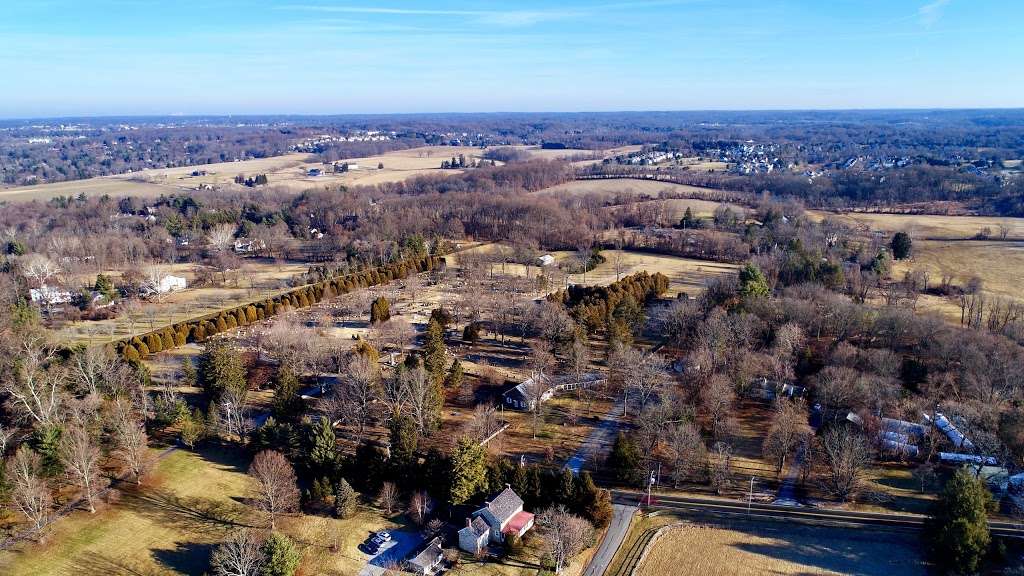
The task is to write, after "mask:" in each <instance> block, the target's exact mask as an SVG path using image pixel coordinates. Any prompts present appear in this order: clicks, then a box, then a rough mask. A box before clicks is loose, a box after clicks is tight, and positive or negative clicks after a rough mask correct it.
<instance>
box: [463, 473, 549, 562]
mask: <svg viewBox="0 0 1024 576" xmlns="http://www.w3.org/2000/svg"><path fill="white" fill-rule="evenodd" d="M533 522H534V517H533V514H531V513H529V512H524V511H523V499H522V498H520V497H519V495H518V494H516V492H515V490H513V489H512V487H511V486H508V485H507V484H506V485H505V489H504V490H502V491H501V493H500V494H498V495H497V496H495V497H494V498H492V499H491V500H489V501H487V502H485V503H484V507H483V508H480V509H479V510H477V511H476V512H473V515H472V516H471V517H470V518H467V519H466V527H465V528H463V529H462V530H459V547H460V548H462V549H463V550H465V551H466V552H470V553H472V554H476V553H477V552H479V551H480V550H482V549H483V548H484V547H486V546H487V542H488V541H490V542H494V543H496V544H500V543H502V542H504V541H505V538H507V537H509V536H515V537H516V538H522V536H523V534H526V532H527V531H529V530H530V528H533Z"/></svg>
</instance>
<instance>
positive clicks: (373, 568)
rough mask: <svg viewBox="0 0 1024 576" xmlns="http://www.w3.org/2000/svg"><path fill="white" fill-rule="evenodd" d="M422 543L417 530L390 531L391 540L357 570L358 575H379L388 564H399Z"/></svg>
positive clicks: (421, 537)
mask: <svg viewBox="0 0 1024 576" xmlns="http://www.w3.org/2000/svg"><path fill="white" fill-rule="evenodd" d="M422 543H423V536H422V535H421V534H419V533H418V532H404V531H402V532H392V533H391V542H388V543H387V544H386V545H385V546H383V547H381V549H380V552H377V554H376V555H374V556H371V557H370V559H369V560H367V562H366V565H365V566H363V569H362V570H360V571H359V576H381V575H382V574H384V572H385V571H386V570H387V569H388V565H390V564H392V563H397V564H401V563H402V560H404V559H405V557H406V556H408V555H409V553H410V552H412V551H413V550H415V549H416V547H417V546H419V545H420V544H422ZM360 552H362V551H361V550H360Z"/></svg>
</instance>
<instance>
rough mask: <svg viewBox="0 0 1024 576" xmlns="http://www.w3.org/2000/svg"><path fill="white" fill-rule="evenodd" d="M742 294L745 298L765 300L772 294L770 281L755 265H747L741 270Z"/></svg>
mask: <svg viewBox="0 0 1024 576" xmlns="http://www.w3.org/2000/svg"><path fill="white" fill-rule="evenodd" d="M740 294H742V295H744V296H752V297H761V298H765V297H767V296H768V295H770V294H771V288H770V287H769V286H768V279H767V278H765V277H764V273H762V272H761V269H760V268H758V267H757V266H755V265H754V264H753V263H749V262H748V263H747V265H746V266H744V267H743V269H742V270H740Z"/></svg>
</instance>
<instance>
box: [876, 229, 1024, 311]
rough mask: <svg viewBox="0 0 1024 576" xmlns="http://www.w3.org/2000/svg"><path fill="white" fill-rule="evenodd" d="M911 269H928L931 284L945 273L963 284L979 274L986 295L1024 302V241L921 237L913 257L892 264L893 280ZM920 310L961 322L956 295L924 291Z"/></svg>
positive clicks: (920, 300)
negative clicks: (1023, 276) (940, 294)
mask: <svg viewBox="0 0 1024 576" xmlns="http://www.w3.org/2000/svg"><path fill="white" fill-rule="evenodd" d="M908 270H925V271H927V272H928V273H929V276H930V278H929V282H930V283H931V284H932V285H935V284H938V283H939V281H940V280H941V278H942V276H943V274H952V275H953V277H954V282H955V283H956V284H960V285H963V284H964V283H965V282H966V281H967V280H968V279H969V278H971V277H972V276H977V277H979V278H981V279H982V283H983V290H984V291H985V293H986V294H989V295H991V296H996V297H1000V298H1010V299H1014V300H1018V301H1024V285H1022V284H1021V283H1020V277H1021V270H1024V242H989V241H980V240H979V241H945V242H944V241H939V240H918V241H915V242H914V249H913V255H912V258H910V259H908V260H899V261H896V262H895V263H894V264H893V267H892V277H893V279H895V280H899V279H901V278H903V275H904V273H905V272H907V271H908ZM917 310H918V311H920V312H930V313H934V314H938V315H939V316H942V317H944V318H946V319H948V320H950V321H952V322H959V321H960V308H959V306H958V304H957V301H956V299H955V298H950V297H944V296H937V295H932V294H925V295H922V296H921V297H920V298H919V299H918V301H917Z"/></svg>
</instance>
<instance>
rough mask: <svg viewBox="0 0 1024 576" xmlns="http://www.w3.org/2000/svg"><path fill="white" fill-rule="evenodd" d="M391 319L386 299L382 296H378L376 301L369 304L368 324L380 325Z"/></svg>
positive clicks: (389, 306) (389, 307)
mask: <svg viewBox="0 0 1024 576" xmlns="http://www.w3.org/2000/svg"><path fill="white" fill-rule="evenodd" d="M390 319H391V305H390V304H389V303H388V299H387V298H385V297H383V296H378V297H377V299H376V300H374V301H373V303H372V304H370V324H380V323H381V322H387V321H388V320H390Z"/></svg>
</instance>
